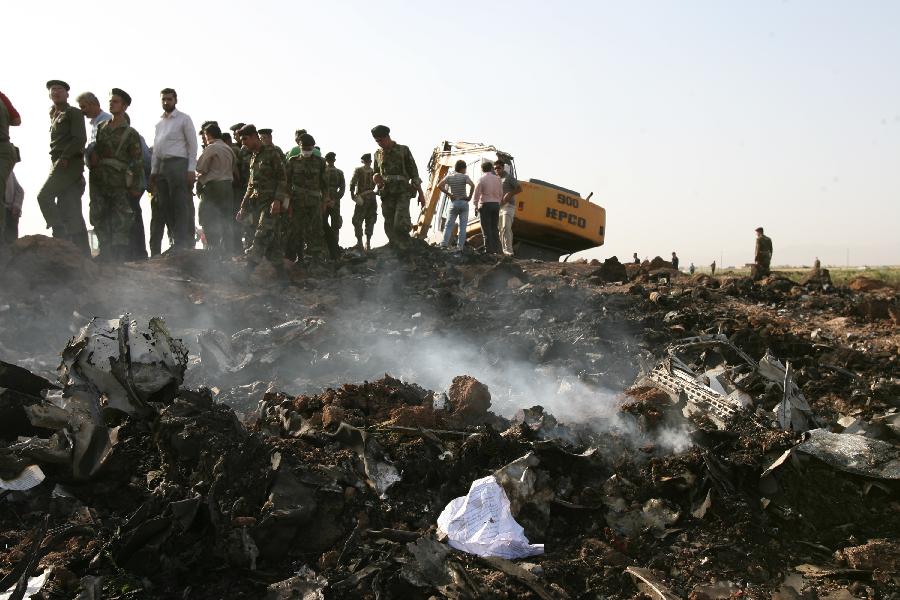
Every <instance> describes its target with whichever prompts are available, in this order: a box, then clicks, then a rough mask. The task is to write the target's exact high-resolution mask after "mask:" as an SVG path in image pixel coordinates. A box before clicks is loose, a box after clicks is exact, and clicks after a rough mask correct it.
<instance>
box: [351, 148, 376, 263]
mask: <svg viewBox="0 0 900 600" xmlns="http://www.w3.org/2000/svg"><path fill="white" fill-rule="evenodd" d="M359 159H360V161H362V166H360V167H356V169H355V170H354V171H353V177H351V178H350V197H351V198H353V202H354V203H355V204H354V208H353V221H352V222H353V233H355V234H356V247H357V248H359V249H360V250H362V249H363V242H362V237H363V223H365V225H366V250H371V249H372V232H374V231H375V221H376V220H378V202H377V201H376V200H375V182H374V181H372V174H373V173H374V171H372V155H371V154H368V153H367V154H363V155H362V156H361V157H360V158H359Z"/></svg>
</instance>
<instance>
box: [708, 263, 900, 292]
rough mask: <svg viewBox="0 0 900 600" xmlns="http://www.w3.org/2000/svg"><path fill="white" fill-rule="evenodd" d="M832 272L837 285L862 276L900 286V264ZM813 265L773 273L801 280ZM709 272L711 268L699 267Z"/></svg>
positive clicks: (746, 272) (775, 269)
mask: <svg viewBox="0 0 900 600" xmlns="http://www.w3.org/2000/svg"><path fill="white" fill-rule="evenodd" d="M825 268H827V269H828V271H829V272H830V273H831V281H833V282H834V284H835V285H844V284H846V283H848V282H850V281H851V280H852V279H854V278H856V277H860V276H864V277H871V278H872V279H880V280H882V281H884V282H885V283H888V284H890V285H892V286H894V287H900V266H883V267H825ZM810 269H811V267H773V268H772V272H773V273H779V274H781V275H784V276H785V277H788V278H790V279H797V280H799V279H800V278H801V277H803V275H804V274H805V273H806V272H808V271H809V270H810ZM698 270H699V271H701V272H704V273H709V268H706V269H698ZM716 274H717V275H750V268H749V267H742V268H739V269H722V270H719V269H716Z"/></svg>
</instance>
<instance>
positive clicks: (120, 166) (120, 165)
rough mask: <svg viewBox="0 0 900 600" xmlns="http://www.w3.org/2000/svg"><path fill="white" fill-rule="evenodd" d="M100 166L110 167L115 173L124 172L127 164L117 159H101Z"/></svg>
mask: <svg viewBox="0 0 900 600" xmlns="http://www.w3.org/2000/svg"><path fill="white" fill-rule="evenodd" d="M100 164H101V165H103V166H104V167H111V168H113V169H115V170H116V171H124V170H125V169H127V168H128V163H126V162H125V161H124V160H119V159H117V158H101V159H100Z"/></svg>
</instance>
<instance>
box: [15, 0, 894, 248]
mask: <svg viewBox="0 0 900 600" xmlns="http://www.w3.org/2000/svg"><path fill="white" fill-rule="evenodd" d="M112 7H115V8H112ZM4 21H5V22H4V37H5V39H4V48H5V56H6V57H7V58H4V59H3V65H2V71H0V72H2V77H0V90H2V91H3V92H5V93H6V94H7V95H8V96H9V97H10V98H11V100H12V102H13V103H14V104H15V105H16V107H17V108H18V109H19V111H20V112H21V114H22V119H23V125H22V126H21V127H18V128H12V132H11V133H12V138H13V142H14V143H16V144H17V145H18V146H19V147H20V148H21V150H22V154H23V160H24V162H22V163H20V164H19V165H18V166H17V167H16V173H17V175H18V177H19V179H20V181H21V183H22V185H23V187H24V188H25V190H26V204H25V214H24V216H23V221H22V224H21V228H20V229H21V233H22V234H26V233H43V232H45V230H44V222H43V218H42V217H41V215H40V212H39V209H38V207H37V204H36V201H35V195H36V194H37V191H38V189H39V188H40V186H41V184H42V183H43V180H44V178H45V176H46V173H47V171H48V169H49V158H48V155H47V152H48V132H47V131H48V118H47V111H48V108H49V105H50V103H49V100H48V98H47V91H46V89H45V87H44V83H45V81H46V80H48V79H64V80H66V81H68V82H69V84H71V86H72V92H71V102H72V103H73V104H75V101H74V98H75V96H77V94H78V93H79V92H81V91H85V90H90V91H93V92H95V93H96V94H97V95H98V96H99V97H100V98H101V102H102V103H103V104H105V98H106V97H107V95H108V92H109V89H110V88H112V87H121V88H123V89H125V90H126V91H128V92H129V93H130V94H131V96H132V98H133V102H134V104H133V105H132V107H131V108H130V110H129V113H130V114H131V117H132V123H133V125H134V126H135V127H136V128H137V129H138V130H139V131H140V132H141V133H142V134H143V135H144V137H145V138H147V141H148V143H150V144H152V138H153V126H154V124H155V122H156V121H157V120H158V117H159V113H160V112H161V109H160V106H159V90H160V89H161V88H163V87H174V88H175V89H176V90H177V91H178V94H179V104H178V108H179V109H181V110H183V111H184V112H186V113H188V114H189V115H190V116H191V117H192V118H193V120H194V123H195V124H196V125H199V124H200V123H201V122H202V121H204V120H207V119H215V120H218V121H219V123H220V124H222V125H224V126H228V125H231V124H232V123H234V122H237V121H245V122H248V123H255V124H256V125H257V126H258V127H266V126H268V127H272V128H273V129H274V130H275V143H277V144H279V145H280V146H282V147H283V148H284V149H285V150H287V149H288V148H290V147H291V146H292V145H293V143H292V138H293V131H294V129H296V128H298V127H304V128H306V129H308V130H309V131H310V132H311V133H312V134H313V135H314V136H315V137H316V140H317V142H318V143H319V145H320V146H322V148H323V150H325V151H328V150H333V151H335V152H336V153H337V156H338V167H340V168H343V169H344V171H345V173H346V174H347V176H348V180H349V175H350V173H351V172H352V169H353V168H354V167H355V166H356V165H357V164H358V157H359V155H360V154H362V153H363V152H368V151H372V150H373V149H374V147H375V146H374V144H373V142H372V139H371V136H370V134H369V129H370V128H371V127H372V126H373V125H376V124H378V123H385V124H387V125H389V126H390V127H391V129H392V133H393V137H394V139H396V140H397V141H399V142H400V143H404V144H407V145H409V146H410V147H411V148H412V150H413V153H414V155H415V157H416V160H417V162H418V164H419V168H420V170H421V171H422V172H423V175H424V171H425V164H426V162H427V159H428V157H429V156H430V153H431V150H432V148H434V146H435V145H437V144H438V143H439V142H440V141H442V140H444V139H449V140H465V141H480V142H485V143H490V144H494V145H496V146H497V147H499V148H501V149H503V150H506V151H508V152H510V153H511V154H513V155H514V156H515V157H516V163H517V167H518V171H519V175H520V177H523V178H528V177H535V178H539V179H543V180H547V181H551V182H554V183H557V184H559V185H562V186H564V187H568V188H571V189H575V190H577V191H579V192H580V193H581V194H582V196H586V195H587V194H588V193H589V192H592V191H593V192H594V197H593V200H594V201H596V202H598V203H600V204H602V205H603V206H604V207H606V210H607V243H606V245H605V246H603V247H601V248H599V249H595V250H592V251H589V252H587V253H586V254H587V256H590V257H594V256H596V257H599V258H602V257H606V256H610V255H612V254H616V255H618V256H619V257H620V258H622V259H624V258H627V257H630V256H631V253H632V252H634V251H637V252H638V253H639V254H640V255H641V256H642V257H643V256H651V257H652V256H653V255H656V254H659V255H663V256H668V254H669V253H670V252H671V251H672V250H677V251H678V253H679V255H680V257H681V260H682V263H683V264H685V265H687V264H688V263H689V262H690V261H694V262H695V263H696V264H698V265H701V264H702V265H706V264H708V263H709V262H711V261H712V260H713V259H716V260H717V261H718V260H719V259H720V255H721V254H724V260H725V264H728V265H735V264H743V263H745V262H749V261H751V260H752V258H753V257H752V250H753V238H754V234H753V229H754V228H755V227H756V226H758V225H763V226H765V228H766V230H767V233H769V234H770V235H771V237H772V238H773V240H774V244H775V256H774V259H773V263H774V264H809V263H811V262H812V259H813V257H814V256H819V257H820V258H821V259H822V261H823V263H826V264H844V262H845V261H846V259H847V253H848V251H849V260H850V263H851V264H898V263H900V241H898V227H900V76H898V74H900V35H898V33H897V32H898V26H900V2H894V1H875V0H871V1H862V2H861V1H858V0H857V1H842V2H838V1H828V0H803V1H796V0H791V1H787V0H784V1H782V0H777V1H775V0H761V1H753V2H750V1H746V2H723V1H700V0H696V1H687V0H685V1H680V2H672V1H657V2H631V1H628V2H626V1H624V0H623V1H622V2H600V1H598V2H566V1H562V0H561V1H557V2H554V3H550V2H504V1H497V0H494V1H486V2H443V3H413V2H391V1H380V2H373V1H371V0H370V1H367V2H343V1H334V2H294V3H288V2H284V3H282V2H271V1H265V0H260V1H256V2H247V1H242V2H234V1H231V0H225V1H221V2H215V3H205V2H204V3H201V2H193V3H175V2H170V3H152V4H151V3H120V4H118V5H105V4H96V5H90V4H84V3H75V2H66V3H63V2H57V1H49V2H28V3H25V2H14V3H10V6H7V7H6V8H5V19H4ZM214 32H218V33H214ZM144 204H145V212H146V213H149V207H147V198H146V196H145V197H144ZM84 210H85V213H86V212H87V199H86V198H85V205H84ZM342 213H343V214H344V216H345V220H346V224H345V226H344V229H343V230H342V232H341V233H342V240H341V241H342V243H343V244H344V245H350V244H351V243H352V242H353V232H352V227H351V226H350V224H349V220H350V219H349V217H350V214H351V213H352V204H351V203H350V201H349V200H348V199H347V198H346V197H345V200H344V203H343V209H342ZM416 214H417V212H416V210H415V209H414V210H413V218H414V219H415V215H416ZM376 230H377V231H378V232H381V222H380V218H379V223H378V225H377V227H376ZM379 236H380V238H378V239H382V240H383V233H379Z"/></svg>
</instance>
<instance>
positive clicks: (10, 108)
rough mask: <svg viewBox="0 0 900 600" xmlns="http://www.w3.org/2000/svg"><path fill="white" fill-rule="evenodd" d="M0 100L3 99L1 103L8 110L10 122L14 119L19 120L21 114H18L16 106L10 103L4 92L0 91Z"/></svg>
mask: <svg viewBox="0 0 900 600" xmlns="http://www.w3.org/2000/svg"><path fill="white" fill-rule="evenodd" d="M0 100H3V104H5V105H6V110H7V112H9V122H10V124H12V123H13V122H14V121H21V120H22V116H21V115H19V111H17V110H16V107H15V106H13V105H12V102H10V101H9V98H7V97H6V94H4V93H3V92H0Z"/></svg>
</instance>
